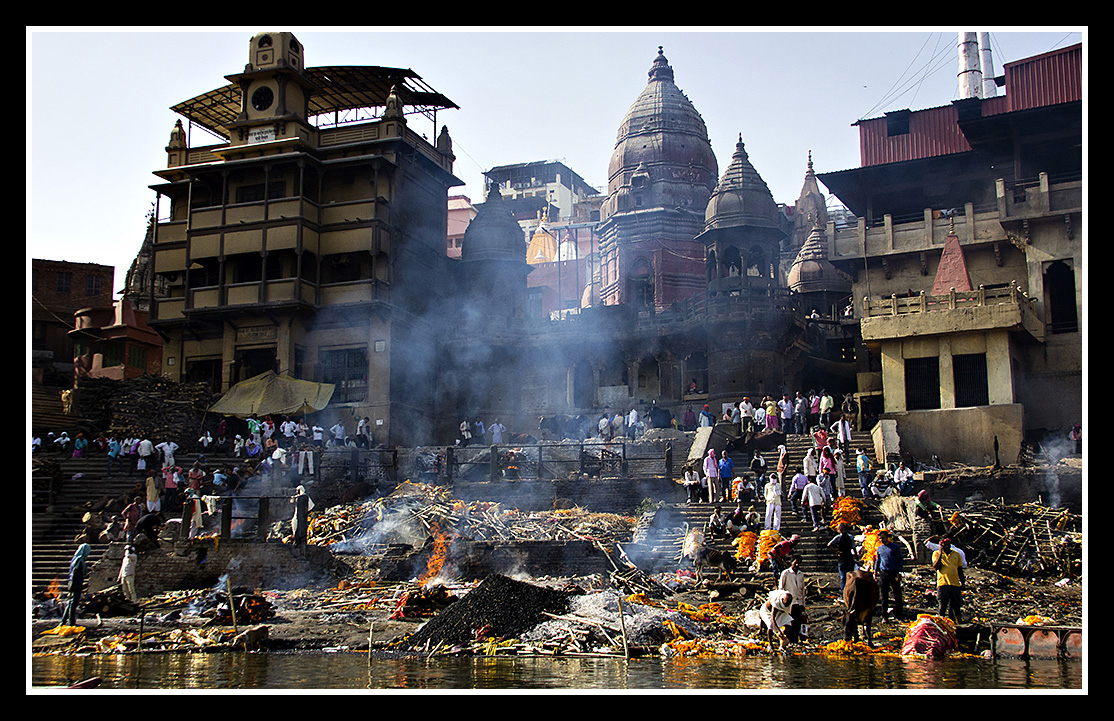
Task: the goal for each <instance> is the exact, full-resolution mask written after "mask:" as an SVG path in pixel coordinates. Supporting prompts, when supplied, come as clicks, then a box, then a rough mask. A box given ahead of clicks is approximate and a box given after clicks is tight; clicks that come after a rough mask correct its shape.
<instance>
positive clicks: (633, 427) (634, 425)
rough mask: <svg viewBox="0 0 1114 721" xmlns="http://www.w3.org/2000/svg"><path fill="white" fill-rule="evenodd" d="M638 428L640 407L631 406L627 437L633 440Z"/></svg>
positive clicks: (628, 416)
mask: <svg viewBox="0 0 1114 721" xmlns="http://www.w3.org/2000/svg"><path fill="white" fill-rule="evenodd" d="M637 430H638V409H637V408H631V409H630V413H628V414H627V437H628V438H630V439H631V440H632V441H633V440H634V434H635V432H636V431H637Z"/></svg>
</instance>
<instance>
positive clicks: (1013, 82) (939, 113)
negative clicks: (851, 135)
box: [857, 44, 1083, 167]
mask: <svg viewBox="0 0 1114 721" xmlns="http://www.w3.org/2000/svg"><path fill="white" fill-rule="evenodd" d="M1004 72H1005V77H1006V94H1005V96H1004V97H1003V96H999V97H994V98H987V99H986V100H983V101H982V102H981V103H980V106H979V110H980V113H981V116H982V117H988V116H991V115H1001V114H1003V113H1009V112H1015V111H1019V110H1029V109H1032V108H1039V107H1045V106H1049V105H1058V104H1060V103H1067V102H1073V101H1079V100H1081V99H1082V98H1083V46H1082V45H1081V44H1080V45H1073V46H1071V47H1068V48H1063V49H1062V50H1054V51H1052V52H1049V53H1044V54H1043V55H1037V56H1034V57H1031V58H1025V59H1024V60H1019V61H1017V62H1014V63H1007V64H1006V65H1005V68H1004ZM900 112H901V111H898V113H900ZM889 115H890V116H894V115H896V114H895V113H890V114H889ZM890 124H891V120H890V118H889V117H882V118H873V119H870V120H860V121H859V122H858V123H857V125H858V126H859V158H860V162H861V163H862V166H863V167H866V166H870V165H881V164H884V163H898V162H902V161H905V160H916V159H918V158H931V157H936V156H940V155H948V154H950V153H963V152H967V151H969V150H971V146H970V144H969V143H968V142H967V139H966V137H964V135H963V132H962V131H961V130H960V127H959V110H958V108H957V107H956V106H955V105H954V104H953V105H945V106H941V107H937V108H927V109H925V110H917V111H909V112H908V124H909V127H908V132H904V133H899V134H893V135H891V134H890V131H889V127H890Z"/></svg>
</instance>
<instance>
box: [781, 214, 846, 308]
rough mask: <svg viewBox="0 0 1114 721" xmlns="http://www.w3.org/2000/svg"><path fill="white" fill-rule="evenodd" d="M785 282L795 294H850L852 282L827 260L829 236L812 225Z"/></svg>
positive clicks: (818, 226) (816, 224)
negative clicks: (820, 292)
mask: <svg viewBox="0 0 1114 721" xmlns="http://www.w3.org/2000/svg"><path fill="white" fill-rule="evenodd" d="M785 280H786V284H787V285H788V286H789V288H790V290H793V291H795V292H797V293H815V292H819V291H831V292H836V293H849V292H851V279H850V278H849V277H848V276H847V275H846V274H844V273H843V272H842V271H840V270H839V269H837V268H836V267H835V265H833V264H832V262H831V261H830V260H828V236H827V235H826V234H825V233H824V230H823V228H821V227H820V225H819V224H818V223H815V222H814V224H813V227H812V232H811V233H809V235H808V239H807V240H805V243H804V245H802V246H801V250H800V251H799V252H798V253H797V257H796V258H795V259H794V260H793V265H792V266H791V267H790V268H789V274H788V275H787V276H786V279H785Z"/></svg>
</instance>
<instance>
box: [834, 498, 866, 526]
mask: <svg viewBox="0 0 1114 721" xmlns="http://www.w3.org/2000/svg"><path fill="white" fill-rule="evenodd" d="M864 507H865V505H864V504H863V502H862V501H861V500H860V499H858V498H851V497H850V496H840V497H839V498H837V499H836V501H835V505H833V506H832V522H831V523H830V524H829V526H830V527H831V528H833V529H836V530H839V527H840V526H841V525H842V524H844V523H846V524H847V525H849V526H857V525H859V520H860V519H861V518H862V510H863V508H864Z"/></svg>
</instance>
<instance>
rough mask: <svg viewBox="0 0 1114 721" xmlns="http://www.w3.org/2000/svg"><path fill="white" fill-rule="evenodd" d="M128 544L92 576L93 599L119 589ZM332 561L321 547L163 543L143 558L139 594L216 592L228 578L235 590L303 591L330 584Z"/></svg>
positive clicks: (111, 551) (116, 546)
mask: <svg viewBox="0 0 1114 721" xmlns="http://www.w3.org/2000/svg"><path fill="white" fill-rule="evenodd" d="M123 557H124V544H123V543H113V544H111V545H110V546H109V547H108V549H107V550H106V551H105V554H104V556H103V557H102V558H101V560H100V561H98V562H97V564H96V565H95V566H94V567H93V569H92V572H91V573H90V576H89V590H90V592H92V593H97V592H98V591H101V590H104V589H105V588H108V587H109V586H112V585H115V584H116V576H117V574H118V573H119V571H120V562H121V560H122V559H123ZM332 565H333V564H332V555H331V554H330V553H329V551H328V549H327V548H325V547H321V546H305V547H300V548H299V547H295V546H292V545H288V544H281V543H253V542H242V541H223V542H220V543H217V542H216V541H215V540H213V539H205V540H202V541H195V542H194V543H193V544H192V545H190V546H186V545H174V546H171V545H170V544H167V543H163V544H162V546H161V548H158V549H152V550H149V551H146V552H142V553H140V554H139V556H138V558H137V563H136V573H135V580H136V591H137V592H138V593H139V595H140V596H141V597H142V596H148V595H151V594H155V593H161V592H164V591H171V590H182V589H197V588H211V587H213V586H216V585H217V584H218V583H223V581H222V579H223V578H224V577H225V575H227V576H228V581H229V582H230V583H231V584H232V585H233V586H248V587H260V588H274V589H283V588H300V587H302V586H304V585H306V584H307V583H309V582H311V581H314V580H320V579H324V578H326V577H327V576H328V574H329V569H330V568H331V567H332Z"/></svg>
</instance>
